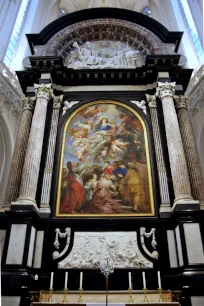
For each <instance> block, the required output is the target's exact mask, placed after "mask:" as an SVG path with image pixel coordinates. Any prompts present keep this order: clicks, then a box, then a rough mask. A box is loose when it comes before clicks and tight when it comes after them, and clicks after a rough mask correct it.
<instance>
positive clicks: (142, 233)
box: [140, 227, 159, 259]
mask: <svg viewBox="0 0 204 306" xmlns="http://www.w3.org/2000/svg"><path fill="white" fill-rule="evenodd" d="M155 232H156V229H155V228H152V229H151V231H150V232H149V233H147V232H146V228H145V227H141V229H140V238H141V244H142V248H143V250H144V251H145V253H146V254H147V255H149V256H150V257H152V258H154V259H158V257H159V253H158V252H157V250H156V247H157V241H156V238H155ZM144 237H146V238H150V237H152V241H151V246H152V247H153V249H154V251H153V252H152V253H151V252H150V251H149V250H148V249H147V247H146V245H145V239H144Z"/></svg>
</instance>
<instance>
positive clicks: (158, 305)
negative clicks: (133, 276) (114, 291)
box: [31, 302, 180, 306]
mask: <svg viewBox="0 0 204 306" xmlns="http://www.w3.org/2000/svg"><path fill="white" fill-rule="evenodd" d="M31 305H32V306H35V305H36V306H37V305H38V306H48V305H55V306H60V305H65V303H40V302H34V303H32V304H31ZM66 305H69V306H76V305H80V306H105V305H106V304H96V303H89V304H81V303H80V304H79V303H74V304H71V303H66ZM108 305H110V306H141V305H144V306H145V305H149V306H166V305H175V306H180V304H179V303H177V302H172V303H171V302H170V303H168V302H165V303H137V304H135V303H134V304H122V303H118V304H115V303H108Z"/></svg>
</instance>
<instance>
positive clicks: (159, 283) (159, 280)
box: [157, 271, 162, 288]
mask: <svg viewBox="0 0 204 306" xmlns="http://www.w3.org/2000/svg"><path fill="white" fill-rule="evenodd" d="M157 277H158V286H159V288H161V287H162V286H161V275H160V271H158V272H157Z"/></svg>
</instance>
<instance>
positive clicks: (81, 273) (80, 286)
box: [79, 272, 83, 289]
mask: <svg viewBox="0 0 204 306" xmlns="http://www.w3.org/2000/svg"><path fill="white" fill-rule="evenodd" d="M82 281H83V272H80V285H79V288H80V289H82Z"/></svg>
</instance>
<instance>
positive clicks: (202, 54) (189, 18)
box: [179, 0, 204, 65]
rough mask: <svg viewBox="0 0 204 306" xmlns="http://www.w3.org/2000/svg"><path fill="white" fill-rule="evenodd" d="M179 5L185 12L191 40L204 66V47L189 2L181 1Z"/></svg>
mask: <svg viewBox="0 0 204 306" xmlns="http://www.w3.org/2000/svg"><path fill="white" fill-rule="evenodd" d="M179 4H180V6H181V10H182V12H183V15H184V17H185V20H186V23H187V27H188V31H189V33H190V36H191V40H192V42H193V45H194V49H195V51H196V54H197V57H198V60H199V63H200V65H202V64H203V63H204V52H203V47H202V44H201V41H200V38H199V35H198V32H197V29H196V26H195V23H194V21H193V17H192V14H191V10H190V8H189V5H188V2H187V0H179Z"/></svg>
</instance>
